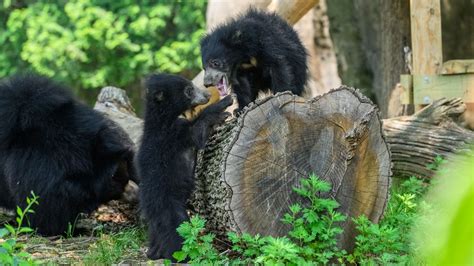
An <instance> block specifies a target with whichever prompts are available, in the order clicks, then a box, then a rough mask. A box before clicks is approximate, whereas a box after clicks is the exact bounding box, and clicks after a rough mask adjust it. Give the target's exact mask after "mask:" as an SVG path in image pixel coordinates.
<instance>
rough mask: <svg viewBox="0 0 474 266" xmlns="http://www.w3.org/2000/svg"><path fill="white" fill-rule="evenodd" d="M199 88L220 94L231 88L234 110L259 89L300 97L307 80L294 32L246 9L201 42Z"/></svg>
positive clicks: (270, 15) (272, 17) (275, 18)
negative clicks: (201, 79) (212, 88)
mask: <svg viewBox="0 0 474 266" xmlns="http://www.w3.org/2000/svg"><path fill="white" fill-rule="evenodd" d="M201 53H202V65H203V67H204V69H205V75H204V85H205V86H206V87H208V86H217V87H218V88H219V91H220V93H221V96H223V95H226V94H228V93H229V89H230V88H232V90H233V91H234V93H235V94H236V95H237V100H238V102H239V109H238V111H239V110H241V109H242V108H244V107H245V106H247V105H248V104H249V103H250V102H253V101H254V100H255V99H256V98H257V96H258V93H259V91H268V90H270V91H271V92H273V93H277V92H282V91H291V92H293V93H294V94H297V95H301V94H302V93H303V91H304V86H305V84H306V80H307V76H308V74H307V71H308V69H307V62H306V61H307V60H306V56H307V53H306V50H305V48H304V46H303V44H302V43H301V41H300V39H299V37H298V34H297V33H296V32H295V31H294V30H293V28H292V27H291V26H290V25H288V23H287V22H286V21H285V20H283V19H282V18H281V17H279V16H278V15H276V14H275V13H265V12H262V11H257V10H255V9H250V10H249V11H248V12H246V13H245V14H243V15H241V16H240V17H238V18H237V19H234V20H231V21H230V22H228V23H225V24H222V25H220V26H218V27H217V28H215V29H214V30H212V32H210V33H209V34H208V35H207V36H205V37H204V38H203V39H202V41H201Z"/></svg>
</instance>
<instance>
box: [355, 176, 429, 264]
mask: <svg viewBox="0 0 474 266" xmlns="http://www.w3.org/2000/svg"><path fill="white" fill-rule="evenodd" d="M425 191H426V185H425V184H424V183H423V181H422V180H420V179H417V178H416V177H411V178H410V179H407V180H405V181H403V182H402V183H401V184H399V186H396V187H394V188H392V191H391V192H392V193H391V194H392V196H391V198H390V201H389V203H388V206H387V210H386V212H385V217H384V218H383V220H382V221H380V223H378V224H374V223H372V222H371V221H369V220H368V219H367V217H365V216H361V217H358V218H356V219H353V221H354V222H355V224H356V228H357V230H358V232H359V235H358V236H357V237H356V247H355V249H354V252H353V254H350V255H349V256H348V258H347V259H348V261H349V262H352V263H355V262H357V263H360V264H381V265H385V264H393V263H407V262H408V261H409V259H410V257H409V256H408V254H409V253H410V251H411V248H412V241H411V238H410V231H411V227H412V226H413V223H414V221H415V219H416V218H418V217H419V214H418V211H419V209H420V207H422V208H426V206H427V205H426V203H425V202H424V201H422V200H421V197H422V195H423V194H424V193H425Z"/></svg>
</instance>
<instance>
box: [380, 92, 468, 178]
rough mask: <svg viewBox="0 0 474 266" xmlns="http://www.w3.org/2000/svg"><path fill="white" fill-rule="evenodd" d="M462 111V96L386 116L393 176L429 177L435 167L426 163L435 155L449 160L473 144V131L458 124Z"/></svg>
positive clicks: (384, 123)
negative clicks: (411, 111)
mask: <svg viewBox="0 0 474 266" xmlns="http://www.w3.org/2000/svg"><path fill="white" fill-rule="evenodd" d="M465 110H466V106H465V104H464V103H463V102H462V101H461V99H450V100H448V99H439V100H437V101H435V102H433V103H432V104H430V105H428V106H426V107H425V108H423V109H421V110H420V111H418V112H417V113H415V114H413V115H411V116H401V117H395V118H390V119H385V120H384V121H383V129H384V133H385V136H386V138H387V141H388V143H389V144H390V150H391V152H392V160H393V169H392V171H393V172H394V175H395V176H397V177H409V176H417V177H422V178H429V177H432V176H433V175H434V172H433V171H434V169H430V168H428V167H427V165H428V164H431V163H433V160H434V158H435V157H437V156H441V157H443V158H448V159H449V157H450V156H452V155H453V154H455V153H459V152H463V151H465V150H467V149H469V148H470V147H472V146H471V145H469V144H472V143H474V132H473V131H471V130H469V129H466V128H464V127H461V126H459V125H458V123H457V121H459V119H461V115H462V114H463V113H464V111H465ZM461 122H462V121H461Z"/></svg>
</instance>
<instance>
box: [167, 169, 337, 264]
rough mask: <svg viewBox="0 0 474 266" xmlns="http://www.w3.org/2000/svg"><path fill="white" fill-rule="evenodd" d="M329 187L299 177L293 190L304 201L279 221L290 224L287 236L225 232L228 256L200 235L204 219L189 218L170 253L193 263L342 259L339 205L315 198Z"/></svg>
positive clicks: (209, 238) (209, 237)
mask: <svg viewBox="0 0 474 266" xmlns="http://www.w3.org/2000/svg"><path fill="white" fill-rule="evenodd" d="M330 189H331V186H330V185H329V183H327V182H325V181H322V180H320V179H319V178H318V177H317V176H315V175H311V176H310V177H309V178H308V179H303V180H301V187H300V188H294V190H295V192H296V193H297V194H299V195H300V196H302V197H304V198H305V199H306V200H307V201H308V204H307V206H301V205H300V204H294V205H292V206H291V207H290V212H289V213H287V214H285V215H284V218H283V220H282V221H283V222H284V223H286V224H289V225H290V226H291V230H290V232H289V233H288V236H287V237H279V238H275V237H270V236H266V237H261V236H259V235H255V236H251V235H249V234H242V235H238V234H236V233H229V234H228V239H229V240H230V242H231V243H232V251H233V252H234V253H236V255H234V258H230V257H228V256H225V255H223V254H219V252H218V251H217V250H216V249H215V248H214V247H213V245H212V243H213V241H214V239H215V236H214V235H213V234H204V231H205V221H204V220H203V219H201V218H199V217H193V218H191V220H190V221H189V222H185V223H183V224H182V225H181V226H180V227H179V228H178V233H179V234H180V235H181V236H182V237H183V238H184V239H185V240H184V243H183V248H182V250H181V251H178V252H176V253H175V254H174V257H175V258H176V259H177V260H178V261H183V260H186V259H188V260H190V262H191V263H193V264H216V263H219V264H223V263H230V264H250V263H257V264H268V265H314V264H326V263H328V262H329V261H330V260H333V259H339V260H341V261H342V260H343V258H344V255H345V252H344V251H341V250H339V249H338V248H337V246H336V244H337V241H336V239H337V236H338V235H339V234H340V233H341V232H342V229H341V228H340V227H339V226H338V222H342V221H344V220H345V216H344V215H342V214H340V213H338V212H337V211H335V209H336V208H337V207H338V206H339V205H338V203H337V202H336V201H335V200H332V199H321V198H319V197H317V195H319V194H320V193H322V192H328V191H329V190H330Z"/></svg>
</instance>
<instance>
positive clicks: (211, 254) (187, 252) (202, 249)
mask: <svg viewBox="0 0 474 266" xmlns="http://www.w3.org/2000/svg"><path fill="white" fill-rule="evenodd" d="M205 225H206V221H205V220H203V219H201V218H200V217H199V216H194V217H192V218H191V220H190V221H189V222H185V223H183V224H181V226H179V228H178V229H177V231H178V233H179V234H180V235H181V236H182V237H183V238H184V242H183V248H182V250H181V251H177V252H175V253H174V254H173V257H174V258H175V259H176V260H178V261H184V260H185V259H186V258H188V259H189V260H190V261H192V262H193V263H196V264H212V263H213V262H215V261H217V260H218V259H219V257H218V252H217V250H216V249H215V248H214V246H213V245H212V242H213V241H214V238H215V235H214V234H204V233H203V232H204V231H205Z"/></svg>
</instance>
